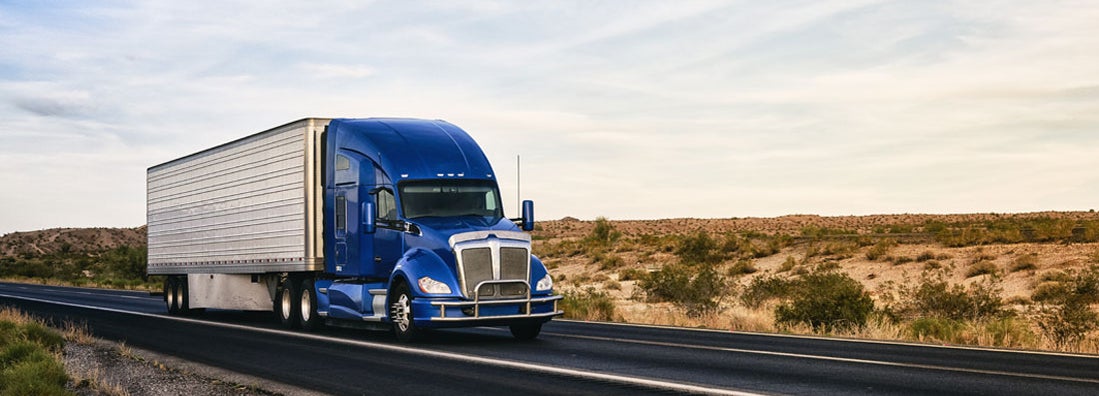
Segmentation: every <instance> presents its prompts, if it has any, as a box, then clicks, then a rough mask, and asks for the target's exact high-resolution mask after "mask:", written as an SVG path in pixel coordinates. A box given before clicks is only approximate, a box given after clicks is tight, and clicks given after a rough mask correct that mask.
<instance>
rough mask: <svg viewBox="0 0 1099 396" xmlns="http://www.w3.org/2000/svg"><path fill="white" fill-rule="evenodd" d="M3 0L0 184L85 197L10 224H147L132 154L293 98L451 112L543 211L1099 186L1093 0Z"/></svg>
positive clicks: (406, 111)
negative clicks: (13, 1) (17, 0)
mask: <svg viewBox="0 0 1099 396" xmlns="http://www.w3.org/2000/svg"><path fill="white" fill-rule="evenodd" d="M4 8H5V9H4V12H2V13H0V183H3V184H4V185H15V186H34V187H35V188H39V189H48V188H52V186H56V185H62V184H65V185H68V184H71V189H72V190H73V191H78V192H79V193H78V194H66V195H65V196H57V197H51V198H50V200H39V199H30V198H26V197H25V195H24V194H23V193H21V192H18V191H15V192H6V193H3V194H0V207H6V208H18V209H6V211H5V212H3V213H0V232H6V231H10V230H15V229H32V228H41V227H45V226H61V225H68V223H67V222H71V223H73V224H72V225H76V224H75V223H80V224H81V225H104V226H111V225H136V224H140V223H141V222H143V221H144V209H143V205H142V203H141V202H142V200H143V199H144V197H143V193H142V191H143V189H144V177H143V173H144V169H145V168H146V167H148V166H150V165H153V164H155V163H159V162H162V161H166V160H169V159H171V158H174V157H177V156H180V155H184V154H188V153H191V152H194V151H196V150H199V149H202V148H205V147H209V146H213V145H216V144H219V143H222V142H225V141H228V140H231V139H234V138H237V137H240V136H243V135H244V134H247V133H250V132H255V131H259V130H262V129H265V128H269V127H272V126H275V125H278V124H281V123H284V122H287V121H290V120H293V119H296V118H300V117H305V116H349V117H361V116H410V117H425V118H442V119H447V120H449V121H451V122H454V123H455V124H457V125H460V126H462V127H464V128H465V129H467V130H468V131H469V132H470V133H471V134H472V135H473V136H474V137H475V138H476V139H478V141H479V142H480V143H481V144H482V146H484V148H485V149H486V151H487V152H488V155H489V157H490V159H491V160H492V161H493V163H494V164H495V165H496V172H497V174H498V175H499V177H500V179H501V181H502V188H503V192H502V193H503V194H504V196H505V197H507V199H506V200H505V204H506V205H507V206H508V207H510V206H511V205H513V204H512V203H511V201H512V200H513V199H512V197H514V186H513V180H514V172H515V171H514V158H515V157H514V156H515V155H516V154H522V155H523V161H524V171H523V172H524V175H523V176H524V178H523V180H524V182H523V184H524V185H523V191H524V193H523V195H524V196H526V197H529V198H534V199H535V200H537V201H538V205H539V215H540V216H541V217H543V218H560V217H563V216H566V215H571V216H577V217H582V218H593V217H595V216H599V215H605V216H609V217H611V218H661V217H675V216H694V217H730V216H767V215H781V214H786V213H821V214H848V213H855V214H857V213H880V212H965V211H982V212H987V211H1018V210H1044V209H1087V208H1089V207H1091V206H1094V204H1093V202H1092V201H1093V200H1094V197H1095V196H1096V194H1097V193H1099V180H1096V177H1095V176H1091V175H1090V173H1091V172H1089V170H1091V169H1095V168H1096V165H1099V159H1096V156H1094V155H1091V153H1090V152H1089V150H1088V148H1089V147H1095V146H1096V144H1097V143H1099V135H1095V134H1094V133H1092V132H1094V129H1095V127H1096V126H1097V125H1099V88H1096V87H1099V77H1097V75H1096V74H1095V73H1094V70H1099V52H1096V51H1094V50H1093V49H1094V48H1099V28H1097V27H1096V26H1097V25H1095V24H1094V21H1095V20H1099V7H1094V6H1091V5H1090V4H1088V3H1087V2H1084V3H1072V2H1064V3H1062V2H1039V3H1034V2H1014V1H1004V2H996V3H962V4H954V3H935V4H930V3H908V2H891V1H850V2H847V1H835V2H818V1H805V2H790V3H758V2H745V3H728V2H722V1H712V2H711V1H690V2H676V3H667V2H656V1H654V2H632V3H630V4H629V5H619V4H614V3H605V4H604V3H598V4H596V3H590V2H554V3H532V4H522V3H518V4H517V3H511V2H497V1H480V2H472V3H470V2H462V3H453V4H451V3H364V4H358V3H357V2H352V3H351V4H346V3H340V2H334V3H325V4H314V3H309V4H279V5H272V4H263V5H253V4H251V3H247V2H239V3H238V2H220V3H216V4H209V3H207V4H200V3H180V2H140V3H132V4H130V3H116V4H92V3H89V4H70V5H68V6H66V7H57V6H53V5H51V6H39V5H36V4H27V5H19V6H11V5H9V6H5V7H4ZM73 164H80V166H74V165H73ZM104 186H107V187H104ZM23 191H25V190H23ZM51 200H52V201H51ZM47 203H48V204H49V206H48V208H47V206H43V205H47ZM24 208H34V209H35V210H34V212H35V213H38V214H40V215H37V216H24V215H23V213H28V212H30V211H28V210H24Z"/></svg>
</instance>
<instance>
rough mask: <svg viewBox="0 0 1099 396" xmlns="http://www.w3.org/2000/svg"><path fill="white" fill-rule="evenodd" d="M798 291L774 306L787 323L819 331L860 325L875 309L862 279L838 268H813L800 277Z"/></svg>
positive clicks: (777, 315) (777, 317)
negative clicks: (840, 271) (826, 270)
mask: <svg viewBox="0 0 1099 396" xmlns="http://www.w3.org/2000/svg"><path fill="white" fill-rule="evenodd" d="M794 288H795V289H796V290H798V292H797V293H795V294H794V296H793V297H792V298H791V299H790V301H789V302H787V303H784V304H781V305H779V306H778V307H776V308H775V321H776V322H777V323H778V324H780V325H784V326H789V325H793V324H807V325H809V326H811V327H812V328H813V329H814V330H816V331H823V332H831V331H834V330H846V329H851V328H861V327H863V326H865V325H866V320H867V318H868V317H869V316H870V314H871V313H872V312H873V311H874V301H873V300H871V299H870V296H869V295H868V294H867V293H866V291H865V290H863V287H862V283H860V282H859V281H857V280H855V279H852V278H851V277H850V276H848V275H847V274H843V273H839V272H814V273H811V274H808V275H806V276H804V277H802V278H801V279H799V280H797V281H796V283H795V284H794Z"/></svg>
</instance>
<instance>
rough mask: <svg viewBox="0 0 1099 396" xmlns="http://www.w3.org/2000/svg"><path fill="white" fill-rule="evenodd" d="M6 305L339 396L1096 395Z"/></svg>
mask: <svg viewBox="0 0 1099 396" xmlns="http://www.w3.org/2000/svg"><path fill="white" fill-rule="evenodd" d="M0 305H9V306H16V307H19V308H21V309H23V310H25V311H29V312H32V313H34V314H35V315H37V316H40V317H46V318H49V319H50V320H53V321H55V322H58V323H61V322H64V321H70V322H76V323H87V325H88V327H89V328H90V329H91V330H92V332H93V333H94V334H95V335H96V336H97V337H100V338H105V339H110V340H117V341H125V342H126V344H127V345H132V346H136V347H139V348H142V349H148V350H152V351H157V352H160V353H163V354H168V355H173V356H177V357H179V358H182V359H186V360H191V361H195V362H198V363H202V364H206V365H209V366H214V367H220V368H223V369H226V370H230V371H234V372H238V373H242V374H247V375H250V376H253V377H258V378H263V379H266V380H269V381H272V382H278V383H284V384H291V385H294V386H297V387H300V388H304V389H310V390H315V391H320V392H325V393H333V394H378V393H390V394H438V393H441V392H448V393H454V394H508V395H517V394H523V395H540V394H555V395H559V394H570V395H572V394H601V395H606V394H627V393H628V394H631V395H634V394H637V395H640V394H654V393H655V394H680V393H714V394H721V393H725V394H738V393H739V394H752V393H755V394H805V395H820V394H844V395H853V394H871V395H883V394H906V395H907V394H937V395H949V394H989V395H1009V394H1010V395H1017V394H1042V395H1073V394H1079V395H1085V394H1086V395H1096V394H1099V357H1093V356H1075V355H1067V354H1052V353H1023V352H1014V351H994V350H982V349H970V348H954V347H941V346H927V345H912V344H900V343H885V342H863V341H852V340H837V339H824V338H815V337H794V336H776V335H764V334H746V333H731V332H721V331H699V330H687V329H675V328H663V327H646V326H628V325H615V324H596V323H583V322H571V321H553V322H551V323H549V324H547V325H546V326H545V327H544V328H543V332H542V335H541V336H540V337H539V338H538V340H536V341H534V342H520V341H516V340H514V339H512V338H511V335H510V333H508V331H507V330H506V329H496V328H474V329H461V330H446V331H438V332H435V333H434V334H432V338H431V339H430V340H429V341H426V342H423V343H419V344H413V345H405V344H399V343H397V342H396V341H395V340H394V339H393V337H392V336H391V335H390V334H389V333H386V332H381V331H369V330H345V329H326V330H322V331H320V332H315V333H300V332H290V331H284V330H281V329H280V328H279V327H278V326H277V325H276V322H275V320H274V319H273V315H271V314H270V313H248V312H233V311H208V312H206V313H205V314H202V315H201V316H197V317H194V318H183V319H181V318H175V317H169V316H167V314H166V313H165V309H164V306H163V302H162V301H161V299H160V297H154V296H149V295H148V294H147V293H138V292H125V291H109V290H97V289H80V288H63V287H53V286H36V285H24V284H11V283H0Z"/></svg>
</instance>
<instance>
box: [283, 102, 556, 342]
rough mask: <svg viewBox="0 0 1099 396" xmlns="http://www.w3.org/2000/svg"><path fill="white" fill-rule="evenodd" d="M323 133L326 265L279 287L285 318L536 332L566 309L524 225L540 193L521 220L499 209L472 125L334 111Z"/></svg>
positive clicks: (406, 332)
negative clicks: (295, 285) (343, 115)
mask: <svg viewBox="0 0 1099 396" xmlns="http://www.w3.org/2000/svg"><path fill="white" fill-rule="evenodd" d="M324 136H325V137H324V139H323V140H324V159H323V161H324V162H325V164H324V165H323V166H321V168H322V169H324V173H325V174H324V182H323V185H324V189H323V194H324V196H323V202H324V225H323V227H324V228H323V233H324V256H325V257H326V259H325V260H324V271H323V273H322V274H318V275H317V276H316V279H309V281H310V282H311V284H305V283H301V284H302V285H303V286H299V287H301V288H302V289H303V290H298V291H297V292H296V293H289V292H287V291H280V298H281V299H287V298H288V299H289V300H290V301H288V302H287V303H286V304H284V305H285V307H284V309H282V311H283V315H282V317H283V319H284V322H289V323H288V324H291V325H293V324H295V322H298V323H300V324H302V325H304V326H306V327H310V326H312V325H313V324H314V323H316V322H319V321H321V320H323V321H325V322H328V323H340V322H345V321H361V322H374V323H384V324H388V325H391V326H392V328H393V330H394V332H395V334H396V335H397V337H398V338H400V339H401V340H411V339H415V338H417V337H418V336H419V335H420V333H421V330H423V329H429V328H443V327H460V326H482V325H483V326H500V325H503V326H508V327H510V329H511V331H512V333H513V334H514V335H515V336H516V337H518V338H523V339H529V338H534V337H536V336H537V335H538V332H539V331H540V329H541V326H542V324H543V323H545V322H547V321H549V320H550V319H551V318H553V317H554V316H557V315H560V314H561V312H560V311H558V310H557V305H556V302H557V300H559V299H560V298H561V297H560V296H555V295H553V281H552V278H550V276H549V274H548V273H547V271H546V268H545V266H544V265H543V264H542V262H541V261H540V260H539V259H538V258H537V257H535V256H533V255H532V254H531V239H530V235H529V234H527V233H525V232H522V231H524V230H525V231H530V230H532V229H533V203H532V202H530V201H526V202H524V204H523V216H522V217H521V218H519V219H514V220H513V219H509V218H507V217H506V216H505V215H504V210H503V205H502V200H501V197H500V191H499V188H498V185H497V181H496V177H495V174H494V172H493V171H492V167H491V166H490V164H489V161H488V159H487V158H486V157H485V155H484V153H483V152H482V151H481V149H480V147H479V146H478V145H477V144H476V142H474V140H473V139H472V138H471V137H470V136H469V135H468V134H467V133H466V132H465V131H463V130H462V129H460V128H458V127H457V126H455V125H453V124H450V123H447V122H445V121H437V120H418V119H381V118H371V119H334V120H332V121H331V122H330V123H329V124H328V126H327V130H326V132H325V134H324ZM517 223H518V224H517ZM520 226H521V227H522V228H520ZM303 282H304V281H303ZM306 287H309V288H311V289H313V290H304V288H306ZM295 295H301V296H302V297H301V298H300V299H295V298H294V296H295ZM286 296H288V297H286ZM311 297H315V298H313V301H306V300H308V299H310V298H311ZM294 300H300V301H297V302H296V304H295V301H294ZM279 303H280V301H276V305H278V304H279ZM287 311H289V312H287ZM298 312H300V314H297V313H298ZM295 316H297V317H295Z"/></svg>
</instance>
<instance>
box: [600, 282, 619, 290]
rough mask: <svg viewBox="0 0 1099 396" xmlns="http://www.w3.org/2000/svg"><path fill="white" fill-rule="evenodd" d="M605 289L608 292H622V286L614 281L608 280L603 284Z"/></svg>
mask: <svg viewBox="0 0 1099 396" xmlns="http://www.w3.org/2000/svg"><path fill="white" fill-rule="evenodd" d="M603 288H604V289H607V290H622V284H621V283H618V281H616V280H614V279H608V280H607V281H606V282H603Z"/></svg>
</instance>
